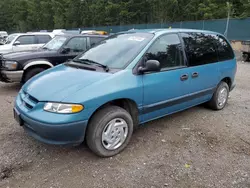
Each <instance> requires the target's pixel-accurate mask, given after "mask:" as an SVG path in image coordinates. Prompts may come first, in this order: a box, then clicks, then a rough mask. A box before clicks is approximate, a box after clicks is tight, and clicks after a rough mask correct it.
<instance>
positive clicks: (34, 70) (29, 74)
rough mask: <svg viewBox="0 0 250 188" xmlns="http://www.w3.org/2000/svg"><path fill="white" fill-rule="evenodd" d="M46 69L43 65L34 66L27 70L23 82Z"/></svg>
mask: <svg viewBox="0 0 250 188" xmlns="http://www.w3.org/2000/svg"><path fill="white" fill-rule="evenodd" d="M44 70H45V69H44V68H41V67H36V68H32V69H29V70H27V72H26V73H25V75H24V78H23V83H25V82H27V81H28V80H29V79H31V78H32V77H33V76H35V75H37V74H39V73H40V72H43V71H44Z"/></svg>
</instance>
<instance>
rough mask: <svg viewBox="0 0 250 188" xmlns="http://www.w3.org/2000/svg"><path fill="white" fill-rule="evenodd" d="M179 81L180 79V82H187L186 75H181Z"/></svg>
mask: <svg viewBox="0 0 250 188" xmlns="http://www.w3.org/2000/svg"><path fill="white" fill-rule="evenodd" d="M180 79H181V81H185V80H187V79H188V74H183V75H182V76H181V78H180Z"/></svg>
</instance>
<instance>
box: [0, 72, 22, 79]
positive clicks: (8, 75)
mask: <svg viewBox="0 0 250 188" xmlns="http://www.w3.org/2000/svg"><path fill="white" fill-rule="evenodd" d="M22 77H23V71H7V70H1V72H0V81H2V82H21V80H22Z"/></svg>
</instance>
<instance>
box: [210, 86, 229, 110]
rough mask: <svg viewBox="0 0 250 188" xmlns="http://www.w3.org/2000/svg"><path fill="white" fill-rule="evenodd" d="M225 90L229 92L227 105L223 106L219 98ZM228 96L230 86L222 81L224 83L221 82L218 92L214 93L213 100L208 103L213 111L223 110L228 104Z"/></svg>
mask: <svg viewBox="0 0 250 188" xmlns="http://www.w3.org/2000/svg"><path fill="white" fill-rule="evenodd" d="M223 88H225V89H226V91H227V98H226V101H225V103H224V104H223V105H220V104H219V101H218V97H219V92H220V91H221V90H222V89H223ZM228 96H229V86H228V84H227V83H226V82H223V81H222V82H220V84H219V85H218V87H217V89H216V91H215V92H214V94H213V97H212V99H211V100H210V101H209V102H208V106H209V107H210V108H211V109H213V110H222V109H223V108H224V107H225V106H226V104H227V101H228Z"/></svg>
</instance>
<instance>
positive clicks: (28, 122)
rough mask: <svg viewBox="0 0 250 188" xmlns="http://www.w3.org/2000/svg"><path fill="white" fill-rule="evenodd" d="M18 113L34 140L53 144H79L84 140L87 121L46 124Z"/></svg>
mask: <svg viewBox="0 0 250 188" xmlns="http://www.w3.org/2000/svg"><path fill="white" fill-rule="evenodd" d="M16 110H17V111H18V112H19V113H20V118H21V120H22V126H23V128H24V130H25V131H26V132H27V133H28V134H29V135H30V136H32V137H33V138H35V139H36V140H38V141H40V142H43V143H46V144H53V145H79V144H81V143H82V142H83V141H84V136H85V130H86V127H87V123H88V122H87V121H79V122H74V123H65V124H48V123H42V122H39V121H36V120H33V119H31V118H30V117H27V116H26V115H24V114H23V113H22V112H20V110H19V109H18V108H17V107H16Z"/></svg>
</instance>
